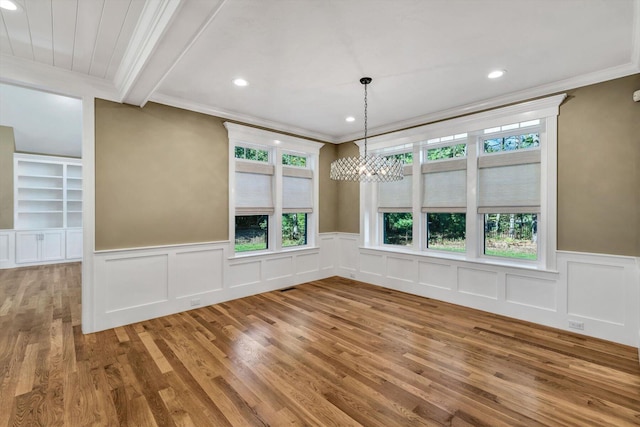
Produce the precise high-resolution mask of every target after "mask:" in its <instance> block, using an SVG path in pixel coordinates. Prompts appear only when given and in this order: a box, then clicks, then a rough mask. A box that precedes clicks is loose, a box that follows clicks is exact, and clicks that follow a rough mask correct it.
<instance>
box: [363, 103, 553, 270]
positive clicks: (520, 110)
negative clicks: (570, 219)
mask: <svg viewBox="0 0 640 427" xmlns="http://www.w3.org/2000/svg"><path fill="white" fill-rule="evenodd" d="M565 98H566V94H560V95H555V96H551V97H547V98H542V99H537V100H534V101H528V102H523V103H520V104H515V105H511V106H508V107H503V108H497V109H494V110H490V111H486V112H481V113H476V114H471V115H468V116H464V117H459V118H455V119H451V120H445V121H442V122H438V123H434V124H429V125H424V126H419V127H415V128H411V129H407V130H403V131H398V132H392V133H389V134H385V135H380V136H377V137H373V138H369V139H368V140H367V145H368V149H369V150H370V151H379V150H385V151H387V152H390V151H392V148H393V147H396V146H401V145H402V146H406V145H408V144H413V150H414V162H413V168H414V170H413V173H414V176H420V174H421V169H420V168H421V164H422V163H423V162H424V159H422V158H421V150H424V149H426V148H436V146H444V145H445V144H427V142H426V141H427V140H429V139H433V138H438V137H441V136H442V135H455V134H462V133H468V136H467V139H466V143H467V157H466V158H467V221H466V222H467V235H466V248H467V252H466V255H465V259H466V260H468V261H472V262H479V263H488V264H500V265H510V266H514V267H525V268H536V269H540V270H549V271H555V270H556V268H557V262H556V250H557V248H556V236H557V145H558V140H557V132H558V120H557V116H558V114H559V107H560V104H561V103H562V101H564V99H565ZM535 119H541V120H544V122H545V124H544V126H543V127H542V128H541V129H540V141H541V147H540V152H541V158H540V165H541V170H540V199H541V200H540V215H539V218H538V221H539V222H538V225H539V227H538V232H539V233H541V235H539V239H538V260H537V261H535V262H531V261H530V262H527V261H522V260H514V259H510V258H497V257H490V256H485V255H484V254H482V253H481V252H482V251H481V248H480V246H481V245H480V243H481V242H482V239H484V235H483V229H481V228H480V227H479V224H480V223H482V218H481V215H480V214H478V213H477V194H476V192H477V186H476V185H477V171H478V166H477V159H478V157H479V156H478V150H480V149H481V148H480V146H479V144H481V143H482V140H483V137H486V136H489V134H484V133H483V132H484V130H485V129H489V128H492V127H497V126H501V125H504V124H505V123H516V122H517V123H521V122H526V121H530V120H535ZM514 131H520V129H517V130H516V129H514ZM491 136H493V135H491ZM464 141H465V140H463V139H460V140H458V141H455V142H456V143H463V142H464ZM543 141H544V143H543ZM446 142H447V143H448V142H450V141H446ZM451 142H453V141H451ZM356 144H357V145H358V146H359V147H360V153H361V154H363V151H364V140H360V141H356ZM446 145H449V144H446ZM425 152H426V151H425ZM418 160H419V161H418ZM421 191H422V189H421V180H418V179H415V180H414V182H413V218H414V221H413V227H414V229H413V245H412V247H411V248H408V247H407V248H406V249H407V250H411V251H412V252H414V253H419V254H421V255H427V256H430V255H431V253H430V252H431V251H430V250H421V248H424V247H426V242H425V241H424V240H425V239H426V230H425V228H426V224H424V222H425V221H423V217H424V215H426V214H422V212H421V205H422V201H421ZM376 199H377V184H375V183H364V182H363V183H360V212H361V215H360V245H361V246H363V247H368V248H383V249H386V248H388V245H382V244H381V243H380V242H381V237H382V236H381V235H380V227H379V221H380V220H379V219H378V212H377V200H376ZM474 215H475V216H474ZM418 218H419V219H420V220H417V219H418ZM474 219H475V220H474ZM438 256H442V252H441V251H438ZM451 258H455V259H459V257H458V256H452V257H451Z"/></svg>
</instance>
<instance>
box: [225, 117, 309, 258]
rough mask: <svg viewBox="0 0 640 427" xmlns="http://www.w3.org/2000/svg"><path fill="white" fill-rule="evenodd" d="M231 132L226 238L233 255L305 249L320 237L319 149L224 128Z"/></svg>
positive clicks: (287, 139) (247, 129)
mask: <svg viewBox="0 0 640 427" xmlns="http://www.w3.org/2000/svg"><path fill="white" fill-rule="evenodd" d="M225 126H226V127H227V130H228V132H229V153H230V155H229V185H230V187H229V202H230V203H229V216H230V218H232V220H231V221H230V224H229V236H230V238H231V239H232V240H233V241H234V250H235V252H236V253H237V254H248V253H269V252H278V251H281V250H290V249H295V248H301V247H308V246H310V245H313V244H315V241H316V236H317V233H318V227H317V225H318V221H317V218H316V214H315V212H316V207H317V204H318V183H317V170H316V165H317V159H318V155H319V151H320V147H321V146H322V144H319V143H316V142H312V141H307V140H304V139H301V138H295V137H290V136H286V135H282V134H277V133H274V132H268V131H263V130H259V129H255V128H250V127H247V126H241V125H236V124H231V123H225Z"/></svg>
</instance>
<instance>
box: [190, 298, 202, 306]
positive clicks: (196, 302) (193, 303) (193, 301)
mask: <svg viewBox="0 0 640 427" xmlns="http://www.w3.org/2000/svg"><path fill="white" fill-rule="evenodd" d="M197 305H200V298H192V299H191V307H195V306H197Z"/></svg>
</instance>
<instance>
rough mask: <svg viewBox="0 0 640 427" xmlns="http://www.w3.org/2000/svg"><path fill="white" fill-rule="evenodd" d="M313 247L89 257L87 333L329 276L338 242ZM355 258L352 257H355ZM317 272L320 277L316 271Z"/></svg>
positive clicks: (177, 248) (186, 248) (196, 248)
mask: <svg viewBox="0 0 640 427" xmlns="http://www.w3.org/2000/svg"><path fill="white" fill-rule="evenodd" d="M319 241H320V242H321V246H320V247H313V248H301V249H295V250H290V251H286V252H280V253H258V254H249V255H243V256H238V257H229V254H231V253H232V250H233V246H232V245H231V244H230V243H229V242H213V243H202V244H187V245H174V246H163V247H153V248H138V249H126V250H116V251H101V252H97V253H95V254H94V255H93V258H92V259H93V262H94V264H95V268H94V277H93V279H94V280H93V282H94V287H93V294H94V298H92V303H93V307H92V309H91V310H89V312H90V313H93V314H92V319H91V320H92V322H87V324H89V325H93V329H92V330H89V328H87V329H86V330H83V331H84V332H96V331H100V330H103V329H108V328H112V327H116V326H121V325H125V324H129V323H134V322H139V321H142V320H147V319H151V318H154V317H159V316H166V315H169V314H173V313H178V312H181V311H185V310H190V309H194V308H198V307H201V306H206V305H211V304H215V303H219V302H223V301H228V300H231V299H234V298H241V297H245V296H249V295H254V294H258V293H261V292H267V291H272V290H276V289H279V288H284V287H289V286H293V285H297V284H301V283H305V282H308V281H311V280H318V279H322V278H325V277H330V276H333V275H335V270H336V267H335V265H336V261H337V254H336V251H335V248H336V247H338V244H337V243H336V242H337V236H336V235H335V234H333V233H331V234H330V235H320V239H319ZM354 257H357V251H356V253H355V255H354ZM321 265H322V266H323V268H322V269H321V268H320V266H321Z"/></svg>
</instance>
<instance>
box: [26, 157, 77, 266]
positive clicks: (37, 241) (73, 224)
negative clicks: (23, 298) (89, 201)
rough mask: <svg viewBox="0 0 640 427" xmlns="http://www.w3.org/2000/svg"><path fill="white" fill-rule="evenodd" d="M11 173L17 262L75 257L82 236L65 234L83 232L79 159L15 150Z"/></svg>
mask: <svg viewBox="0 0 640 427" xmlns="http://www.w3.org/2000/svg"><path fill="white" fill-rule="evenodd" d="M14 174H15V177H14V178H15V179H14V182H15V188H14V198H15V200H14V202H15V203H14V206H15V217H14V228H15V230H16V232H17V235H16V262H17V263H20V262H30V263H32V262H38V261H53V260H61V259H65V258H69V254H74V258H76V257H77V255H78V254H81V253H82V246H81V244H82V239H81V238H80V239H78V238H77V237H74V238H73V239H71V241H68V240H70V239H68V238H67V236H68V235H69V233H70V232H72V234H73V235H74V236H77V235H78V233H80V235H81V232H82V161H81V160H80V159H73V158H64V157H51V156H39V155H30V154H18V153H16V154H14ZM70 245H71V246H70ZM77 245H80V247H79V248H77V247H75V246H77ZM21 254H23V255H24V257H21V256H20V255H21Z"/></svg>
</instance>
